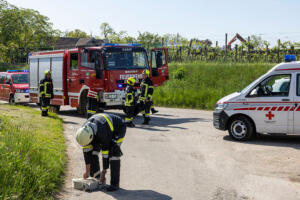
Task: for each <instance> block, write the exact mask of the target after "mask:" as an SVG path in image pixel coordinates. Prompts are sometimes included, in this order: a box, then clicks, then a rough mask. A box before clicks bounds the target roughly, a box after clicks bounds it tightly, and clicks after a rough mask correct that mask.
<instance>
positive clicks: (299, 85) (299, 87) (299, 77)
mask: <svg viewBox="0 0 300 200" xmlns="http://www.w3.org/2000/svg"><path fill="white" fill-rule="evenodd" d="M297 96H300V74H298V75H297Z"/></svg>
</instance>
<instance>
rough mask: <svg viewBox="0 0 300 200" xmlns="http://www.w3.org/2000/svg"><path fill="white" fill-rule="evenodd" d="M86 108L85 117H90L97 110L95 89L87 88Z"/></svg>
mask: <svg viewBox="0 0 300 200" xmlns="http://www.w3.org/2000/svg"><path fill="white" fill-rule="evenodd" d="M87 100H88V109H87V118H90V117H91V116H92V115H94V114H96V112H97V110H98V94H97V92H96V91H93V90H91V89H89V91H88V95H87Z"/></svg>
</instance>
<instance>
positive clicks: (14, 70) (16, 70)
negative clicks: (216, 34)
mask: <svg viewBox="0 0 300 200" xmlns="http://www.w3.org/2000/svg"><path fill="white" fill-rule="evenodd" d="M7 72H8V73H13V72H29V71H28V70H27V69H22V70H21V69H9V70H7Z"/></svg>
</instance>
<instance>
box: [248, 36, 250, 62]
mask: <svg viewBox="0 0 300 200" xmlns="http://www.w3.org/2000/svg"><path fill="white" fill-rule="evenodd" d="M250 61H251V55H250V36H248V62H250Z"/></svg>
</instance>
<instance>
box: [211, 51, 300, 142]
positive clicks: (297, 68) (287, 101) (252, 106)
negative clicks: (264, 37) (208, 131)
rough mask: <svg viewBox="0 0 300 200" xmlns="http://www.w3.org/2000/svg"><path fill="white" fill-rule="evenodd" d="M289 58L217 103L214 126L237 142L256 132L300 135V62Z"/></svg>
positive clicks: (287, 56) (247, 138)
mask: <svg viewBox="0 0 300 200" xmlns="http://www.w3.org/2000/svg"><path fill="white" fill-rule="evenodd" d="M295 60H296V57H295V56H294V55H286V56H285V63H281V64H278V65H276V66H275V67H273V68H272V69H271V70H270V71H268V72H267V73H266V74H264V75H263V76H261V77H260V78H258V79H257V80H256V81H254V82H253V83H251V84H250V85H249V86H247V87H246V88H245V89H243V90H242V91H240V92H235V93H233V94H230V95H228V96H226V97H224V98H222V99H221V100H219V101H218V103H217V105H216V109H215V111H214V114H213V117H214V120H213V124H214V127H215V128H217V129H220V130H228V132H229V135H230V136H231V137H232V138H233V139H235V140H249V139H251V138H252V137H253V136H254V135H255V133H268V134H284V135H300V62H296V61H295Z"/></svg>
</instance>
